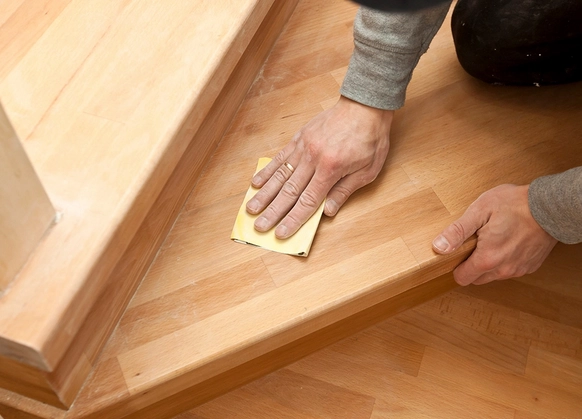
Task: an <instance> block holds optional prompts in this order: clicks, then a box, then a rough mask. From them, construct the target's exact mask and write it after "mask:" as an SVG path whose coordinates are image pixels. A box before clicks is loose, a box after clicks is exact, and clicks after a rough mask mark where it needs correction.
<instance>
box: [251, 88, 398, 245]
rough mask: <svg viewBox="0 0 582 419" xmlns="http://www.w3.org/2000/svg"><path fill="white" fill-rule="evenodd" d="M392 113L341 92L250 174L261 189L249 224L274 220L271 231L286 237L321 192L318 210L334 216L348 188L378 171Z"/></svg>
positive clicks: (263, 227) (267, 225)
mask: <svg viewBox="0 0 582 419" xmlns="http://www.w3.org/2000/svg"><path fill="white" fill-rule="evenodd" d="M393 115H394V111H391V110H382V109H376V108H372V107H369V106H366V105H362V104H360V103H358V102H354V101H353V100H350V99H347V98H345V97H343V96H342V97H340V99H339V100H338V102H337V103H336V104H335V105H334V106H333V107H332V108H330V109H328V110H326V111H324V112H322V113H320V114H319V115H317V116H316V117H315V118H313V119H312V120H311V121H310V122H308V123H307V124H306V125H305V126H304V127H303V128H302V129H301V130H299V132H298V133H297V134H295V136H294V137H293V139H292V140H291V142H290V143H289V144H287V145H286V146H285V147H284V148H283V149H282V150H281V151H280V152H279V153H278V154H277V156H276V157H275V158H274V159H273V160H272V161H271V162H270V163H269V164H268V165H267V166H266V167H265V168H264V169H263V170H261V171H260V172H258V173H257V174H256V175H255V176H254V177H253V179H252V184H253V186H254V187H257V188H261V189H260V190H259V191H258V192H257V193H256V194H255V196H254V197H253V198H252V199H251V200H250V201H249V202H248V203H247V211H248V212H249V213H251V214H258V213H261V212H262V215H261V216H260V217H258V218H257V220H256V221H255V228H256V229H257V230H258V231H268V230H270V229H271V228H272V227H274V226H275V225H276V224H277V223H279V225H278V226H277V228H276V230H275V235H276V236H277V237H278V238H280V239H285V238H288V237H290V236H292V235H293V234H295V232H297V230H298V229H299V227H301V226H302V225H303V224H304V223H305V222H306V221H307V220H308V219H309V217H311V215H313V214H314V213H315V211H316V210H317V208H318V207H319V205H321V203H322V202H323V200H324V199H326V197H327V201H326V204H325V209H324V213H325V214H326V215H328V216H334V215H335V214H336V213H337V212H338V210H339V209H340V207H341V206H342V205H343V204H344V203H345V202H346V200H347V199H348V198H349V196H350V195H351V194H352V193H354V192H355V191H356V190H357V189H359V188H361V187H362V186H365V185H367V184H368V183H370V182H372V181H373V180H374V179H375V178H376V176H378V173H379V172H380V170H381V169H382V166H383V165H384V162H385V161H386V157H387V155H388V149H389V146H390V126H391V124H392V118H393ZM286 162H287V163H288V164H289V165H291V167H292V168H294V169H293V170H291V169H290V168H289V167H288V166H287V165H286V164H285V163H286Z"/></svg>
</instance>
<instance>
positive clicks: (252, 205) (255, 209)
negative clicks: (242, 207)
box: [247, 199, 259, 214]
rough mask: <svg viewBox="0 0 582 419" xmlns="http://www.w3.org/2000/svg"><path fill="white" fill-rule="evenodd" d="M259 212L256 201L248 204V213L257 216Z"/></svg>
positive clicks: (252, 200)
mask: <svg viewBox="0 0 582 419" xmlns="http://www.w3.org/2000/svg"><path fill="white" fill-rule="evenodd" d="M258 210H259V204H258V203H257V201H255V200H254V199H251V200H250V201H249V202H247V211H248V212H250V213H251V214H256V213H257V212H258Z"/></svg>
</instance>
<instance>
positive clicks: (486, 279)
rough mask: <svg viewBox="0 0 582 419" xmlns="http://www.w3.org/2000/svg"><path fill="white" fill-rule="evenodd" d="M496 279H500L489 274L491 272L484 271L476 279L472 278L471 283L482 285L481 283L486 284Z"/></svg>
mask: <svg viewBox="0 0 582 419" xmlns="http://www.w3.org/2000/svg"><path fill="white" fill-rule="evenodd" d="M498 279H500V278H498V277H497V276H496V275H494V274H491V273H486V274H484V275H481V276H480V277H479V278H477V279H476V280H474V281H473V282H472V284H473V285H483V284H488V283H490V282H493V281H496V280H498Z"/></svg>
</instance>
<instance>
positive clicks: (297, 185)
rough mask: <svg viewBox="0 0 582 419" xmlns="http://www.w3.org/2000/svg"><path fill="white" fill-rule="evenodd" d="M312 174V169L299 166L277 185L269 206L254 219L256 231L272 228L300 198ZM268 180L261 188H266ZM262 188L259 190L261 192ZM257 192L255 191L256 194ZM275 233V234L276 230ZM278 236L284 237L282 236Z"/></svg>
mask: <svg viewBox="0 0 582 419" xmlns="http://www.w3.org/2000/svg"><path fill="white" fill-rule="evenodd" d="M303 167H305V166H303ZM312 176H313V171H312V170H311V169H309V168H308V169H305V168H304V169H303V170H301V167H300V168H298V169H297V170H296V171H295V172H294V173H293V175H292V176H291V177H289V179H288V180H287V181H286V182H284V183H283V184H282V185H281V186H280V187H277V188H276V197H275V199H273V201H272V202H271V203H270V204H269V206H268V207H267V208H266V209H265V210H264V211H263V213H262V214H261V216H260V217H259V218H257V219H256V221H255V229H257V230H258V231H268V230H270V229H271V228H273V227H274V226H275V224H277V223H278V222H279V221H280V220H281V219H282V218H283V217H284V216H285V214H287V213H288V212H289V211H290V210H291V208H293V206H294V205H295V203H296V202H297V201H298V200H299V199H300V197H301V195H302V193H303V192H304V189H305V188H306V187H307V185H308V184H309V181H310V180H311V178H312ZM270 182H271V181H269V182H267V184H266V185H265V186H264V187H263V189H267V188H268V186H269V183H270ZM263 189H261V191H259V192H262V191H263ZM259 192H257V195H258V194H259ZM297 228H299V227H297ZM295 231H296V230H295ZM275 234H276V235H277V233H276V232H275ZM289 235H291V234H289ZM278 237H279V238H285V237H284V236H278ZM286 237H288V236H286Z"/></svg>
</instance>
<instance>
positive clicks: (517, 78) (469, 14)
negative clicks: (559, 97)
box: [452, 0, 582, 85]
mask: <svg viewBox="0 0 582 419" xmlns="http://www.w3.org/2000/svg"><path fill="white" fill-rule="evenodd" d="M452 32H453V39H454V42H455V48H456V51H457V56H458V58H459V62H460V63H461V65H462V66H463V68H464V69H465V70H466V71H467V72H468V73H469V74H471V75H472V76H474V77H476V78H478V79H480V80H483V81H485V82H487V83H496V84H507V85H544V84H559V83H568V82H573V81H579V80H582V1H581V0H459V1H458V3H457V5H456V7H455V9H454V11H453V16H452Z"/></svg>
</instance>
